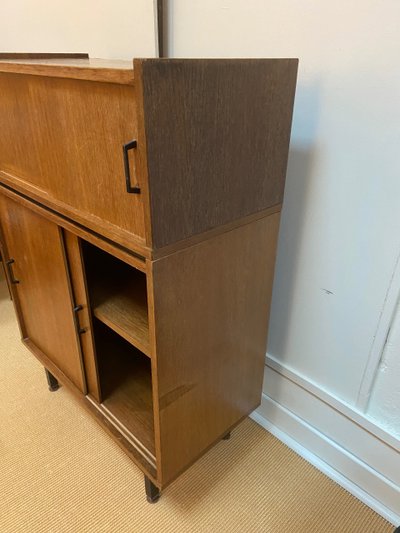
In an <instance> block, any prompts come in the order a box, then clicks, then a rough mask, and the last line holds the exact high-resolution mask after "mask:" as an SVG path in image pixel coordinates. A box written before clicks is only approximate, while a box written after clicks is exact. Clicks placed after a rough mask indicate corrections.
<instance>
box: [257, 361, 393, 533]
mask: <svg viewBox="0 0 400 533" xmlns="http://www.w3.org/2000/svg"><path fill="white" fill-rule="evenodd" d="M267 361H268V368H266V373H265V382H264V390H265V391H268V395H267V394H263V399H262V404H261V406H260V407H259V409H257V411H255V412H254V413H253V414H252V418H253V420H255V421H256V422H258V423H259V424H260V425H261V426H263V427H264V428H265V429H267V430H268V431H270V432H271V433H272V434H273V435H275V436H276V437H277V438H278V439H279V440H281V441H282V442H284V443H285V444H286V445H287V446H289V447H290V448H291V449H293V450H294V451H295V452H297V453H298V454H299V455H301V456H302V457H303V458H304V459H306V460H307V461H309V462H310V463H311V464H313V465H314V466H315V467H316V468H318V469H319V470H321V471H322V472H323V473H324V474H326V475H327V476H328V477H330V478H331V479H333V480H334V481H336V482H337V483H338V484H339V485H341V486H342V487H343V488H345V489H346V490H347V491H349V492H350V493H351V494H353V495H354V496H356V497H357V498H358V499H359V500H361V501H362V502H363V503H365V504H366V505H368V506H369V507H371V508H372V509H373V510H374V511H376V512H377V513H379V514H380V515H381V516H383V517H384V518H386V519H387V520H388V521H389V522H391V523H392V524H393V525H399V524H400V482H399V476H400V443H399V442H398V440H397V439H396V438H395V437H393V436H392V435H389V434H386V433H385V431H384V430H383V429H382V428H379V427H376V426H374V424H373V423H372V422H371V421H370V420H368V419H367V418H365V417H364V415H362V414H361V413H359V412H357V411H355V410H353V409H352V408H350V407H349V406H348V405H346V404H343V406H342V407H343V408H341V405H340V404H341V402H340V400H339V399H337V398H334V397H333V396H332V397H330V398H328V393H327V392H326V391H318V388H317V387H316V386H315V384H311V383H307V380H305V379H304V378H303V377H301V376H296V375H295V373H294V372H293V371H292V370H289V369H287V368H284V367H283V366H282V365H280V364H279V363H277V361H275V360H273V359H271V358H268V359H267Z"/></svg>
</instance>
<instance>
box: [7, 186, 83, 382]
mask: <svg viewBox="0 0 400 533" xmlns="http://www.w3.org/2000/svg"><path fill="white" fill-rule="evenodd" d="M0 215H1V224H2V231H3V236H4V240H5V244H6V249H7V254H8V258H7V259H13V260H14V262H13V264H12V265H11V267H12V273H13V277H14V278H15V279H16V280H18V281H19V283H17V284H15V285H14V287H15V295H16V298H17V299H18V305H17V308H19V314H20V317H19V318H20V322H21V329H22V333H23V336H24V338H25V339H26V340H29V341H30V342H31V344H33V345H34V346H35V347H36V348H38V349H39V350H40V351H42V352H43V353H44V354H45V355H46V356H47V357H48V358H49V359H50V360H51V361H52V362H53V363H54V364H55V365H56V366H57V367H58V368H59V369H60V370H61V371H62V372H63V373H64V374H65V375H66V376H67V377H68V378H69V379H70V380H71V381H72V382H73V383H74V384H75V385H76V386H77V387H78V388H79V389H80V390H81V391H82V392H84V390H85V385H84V377H83V370H82V363H81V354H80V346H79V340H78V338H77V333H76V328H75V322H74V315H73V302H72V297H71V290H70V285H69V277H68V271H67V267H66V261H65V256H64V247H63V242H62V234H61V230H60V228H59V227H58V226H57V225H56V224H54V223H53V222H50V221H48V220H46V219H45V218H43V217H41V216H40V215H38V214H36V213H34V212H32V211H30V210H29V209H27V208H26V207H23V206H21V205H20V204H18V203H16V202H14V201H12V200H10V199H8V198H6V197H4V196H0Z"/></svg>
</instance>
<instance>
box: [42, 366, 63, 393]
mask: <svg viewBox="0 0 400 533" xmlns="http://www.w3.org/2000/svg"><path fill="white" fill-rule="evenodd" d="M44 370H45V372H46V378H47V383H48V385H49V391H50V392H55V391H56V390H58V389H59V388H60V385H59V384H58V381H57V380H56V378H55V377H54V376H53V374H50V372H49V371H48V370H47V368H45V369H44Z"/></svg>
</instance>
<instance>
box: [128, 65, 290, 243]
mask: <svg viewBox="0 0 400 533" xmlns="http://www.w3.org/2000/svg"><path fill="white" fill-rule="evenodd" d="M297 63H298V62H297V60H296V59H252V60H248V59H232V60H230V59H148V60H143V61H141V60H137V61H135V78H138V80H141V82H142V94H143V103H142V104H141V107H143V120H144V130H145V132H146V145H147V162H148V181H149V192H150V207H151V225H152V239H153V240H152V242H153V248H162V247H163V246H165V245H168V244H171V243H174V242H177V241H179V240H182V239H185V238H187V237H191V236H192V235H196V234H199V233H201V232H203V231H206V230H209V229H213V228H216V227H218V226H221V225H223V224H227V223H229V222H232V221H234V220H238V219H241V218H243V217H246V216H248V215H251V214H253V213H257V212H259V211H262V210H264V209H267V208H270V207H272V206H274V205H277V204H280V203H281V202H282V200H283V189H284V186H285V175H286V165H287V158H288V151H289V138H290V124H291V120H292V109H293V100H294V93H295V87H296V76H297ZM140 130H141V128H139V131H140ZM139 149H142V143H141V145H140V147H139Z"/></svg>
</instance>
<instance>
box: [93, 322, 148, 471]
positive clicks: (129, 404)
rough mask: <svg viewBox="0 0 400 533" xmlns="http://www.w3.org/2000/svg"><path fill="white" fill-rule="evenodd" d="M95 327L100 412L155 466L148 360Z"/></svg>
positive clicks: (106, 332)
mask: <svg viewBox="0 0 400 533" xmlns="http://www.w3.org/2000/svg"><path fill="white" fill-rule="evenodd" d="M95 326H96V327H95V337H96V345H97V359H98V366H99V376H100V385H101V395H102V402H101V405H100V406H99V407H100V410H101V411H102V412H103V414H105V415H106V416H107V418H109V420H110V421H111V422H112V423H113V424H114V425H115V427H116V428H117V429H119V430H120V431H121V433H122V434H123V435H124V436H125V437H127V438H128V439H129V440H130V441H131V442H132V443H133V444H135V443H136V447H139V448H141V447H144V448H145V451H144V452H142V453H143V454H144V455H147V458H150V459H149V460H150V461H151V460H152V459H153V461H154V463H155V458H154V456H155V444H154V415H153V399H152V385H151V363H150V360H149V359H148V358H147V357H145V356H144V355H143V354H142V353H140V352H139V351H138V350H136V349H135V348H134V347H133V346H131V345H130V344H128V343H127V342H126V341H124V340H123V339H121V337H119V336H118V335H116V334H115V333H113V332H112V331H110V330H108V328H106V327H105V326H104V325H102V324H99V323H97V324H96V325H95ZM146 451H147V452H149V453H147V454H146ZM149 454H150V455H149Z"/></svg>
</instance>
